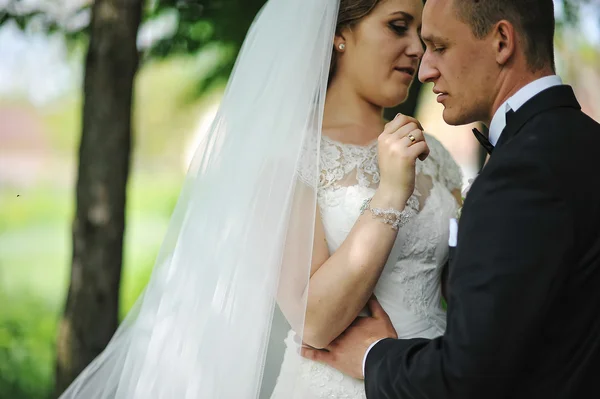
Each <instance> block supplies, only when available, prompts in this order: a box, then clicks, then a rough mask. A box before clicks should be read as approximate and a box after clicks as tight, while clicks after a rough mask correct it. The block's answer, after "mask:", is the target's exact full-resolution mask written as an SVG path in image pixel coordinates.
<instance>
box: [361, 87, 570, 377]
mask: <svg viewBox="0 0 600 399" xmlns="http://www.w3.org/2000/svg"><path fill="white" fill-rule="evenodd" d="M562 84H563V82H562V80H561V78H560V77H559V76H558V75H550V76H545V77H543V78H540V79H537V80H534V81H533V82H531V83H529V84H527V85H525V86H523V87H522V88H521V89H519V91H517V92H516V93H515V94H514V95H512V96H511V97H510V98H509V99H508V100H506V101H505V102H504V103H503V104H502V105H501V106H500V108H498V110H496V113H495V114H494V117H493V118H492V122H491V123H490V129H489V130H490V134H489V139H490V143H492V144H493V145H496V144H497V143H498V140H499V139H500V135H501V134H502V131H503V130H504V128H505V127H506V113H507V112H508V111H510V110H512V111H514V112H517V111H518V110H519V108H521V107H522V106H523V104H525V103H526V102H527V101H529V100H531V99H532V98H533V97H534V96H536V95H537V94H539V93H541V92H542V91H544V90H546V89H549V88H550V87H553V86H560V85H562ZM457 237H458V221H457V220H456V219H451V220H450V236H449V238H448V245H450V246H451V247H455V246H456V245H457ZM379 341H381V340H379ZM379 341H376V342H374V343H373V344H372V345H371V346H369V348H368V349H367V351H366V352H365V356H364V358H363V365H362V366H363V367H362V370H363V376H364V375H365V365H366V363H367V355H368V354H369V352H370V351H371V349H372V348H373V347H374V346H375V345H376V344H377V343H378V342H379Z"/></svg>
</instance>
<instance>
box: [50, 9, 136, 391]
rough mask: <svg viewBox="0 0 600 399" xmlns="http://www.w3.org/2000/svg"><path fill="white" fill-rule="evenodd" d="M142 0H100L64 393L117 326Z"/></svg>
mask: <svg viewBox="0 0 600 399" xmlns="http://www.w3.org/2000/svg"><path fill="white" fill-rule="evenodd" d="M142 3H143V0H95V2H94V4H93V7H92V20H91V25H90V36H89V47H88V52H87V57H86V63H85V79H84V87H83V92H84V102H83V128H82V132H81V142H80V147H79V169H78V176H77V188H76V211H75V216H74V221H73V226H72V227H73V255H72V269H71V281H70V286H69V292H68V296H67V302H66V307H65V311H64V315H63V318H62V320H61V323H60V326H59V333H58V340H57V360H56V386H55V394H56V396H58V395H59V394H60V393H62V392H63V391H64V390H65V389H66V388H67V387H68V385H69V384H70V383H71V382H72V381H73V380H74V379H75V377H76V376H77V375H78V374H79V373H80V372H81V371H82V370H83V369H84V368H85V367H86V366H87V365H88V364H89V363H90V362H91V361H92V360H93V359H94V358H95V357H96V356H97V355H98V354H99V353H100V352H101V351H102V350H103V349H104V348H105V347H106V345H107V343H108V342H109V340H110V339H111V337H112V335H113V334H114V332H115V330H116V328H117V325H118V313H119V286H120V280H121V267H122V255H123V236H124V232H125V201H126V186H127V179H128V175H129V164H130V150H131V141H132V138H131V136H132V133H131V119H132V115H131V113H132V102H133V99H132V98H133V84H134V77H135V74H136V71H137V67H138V51H137V47H136V39H137V32H138V28H139V24H140V19H141V13H142Z"/></svg>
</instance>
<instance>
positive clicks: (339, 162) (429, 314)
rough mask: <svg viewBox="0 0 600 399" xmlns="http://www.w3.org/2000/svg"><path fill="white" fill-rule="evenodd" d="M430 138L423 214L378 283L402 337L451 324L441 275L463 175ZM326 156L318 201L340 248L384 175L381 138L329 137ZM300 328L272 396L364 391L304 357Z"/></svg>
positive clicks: (403, 233) (430, 333)
mask: <svg viewBox="0 0 600 399" xmlns="http://www.w3.org/2000/svg"><path fill="white" fill-rule="evenodd" d="M426 139H427V143H428V144H429V147H430V150H431V154H430V156H429V158H427V160H425V161H424V162H420V161H419V162H417V178H416V189H415V193H414V195H413V196H412V197H411V200H410V201H409V206H411V207H412V208H413V209H414V210H415V211H416V212H417V215H416V216H415V217H414V218H413V219H412V220H411V221H409V222H408V223H407V224H406V225H405V226H403V227H402V228H401V229H400V231H399V233H398V238H397V240H396V243H395V245H394V247H393V249H392V252H391V254H390V257H389V259H388V262H387V264H386V265H385V268H384V271H383V273H382V275H381V278H380V280H379V282H378V283H377V286H376V288H375V295H376V296H377V299H378V300H379V302H380V303H381V305H382V306H383V308H384V309H385V311H386V312H387V313H388V315H389V316H390V318H391V320H392V323H393V324H394V327H395V328H396V331H397V332H398V336H399V337H400V338H414V337H425V338H434V337H436V336H439V335H441V334H443V332H444V329H445V326H446V318H445V312H444V310H443V308H442V305H441V290H440V275H441V266H442V264H443V263H444V261H445V259H446V256H447V249H448V244H447V237H448V223H449V219H450V218H451V217H454V216H455V215H456V211H457V207H458V205H457V203H456V200H455V198H454V197H453V195H452V194H451V192H452V191H453V190H455V189H460V187H461V184H462V179H461V173H460V169H459V167H458V166H457V164H456V163H455V162H454V160H453V159H452V157H451V156H450V154H449V153H448V152H447V151H446V150H445V148H444V147H443V146H442V145H441V144H440V143H439V142H438V141H437V140H436V139H434V138H433V137H431V136H429V135H427V136H426ZM320 162H321V164H320V168H321V174H320V180H319V187H318V204H319V207H320V211H321V217H322V220H323V225H324V228H325V235H326V239H327V243H328V246H329V251H330V253H333V252H334V251H335V250H336V249H337V248H338V247H339V246H340V245H341V244H342V242H343V241H344V239H345V238H346V236H347V235H348V233H349V232H350V230H351V229H352V226H353V225H354V223H355V222H356V220H357V219H358V217H359V215H360V208H361V206H362V204H363V202H364V201H365V199H367V198H369V197H371V196H373V194H374V193H375V189H376V188H377V185H378V183H379V170H378V166H377V141H375V142H373V143H372V144H371V145H368V146H357V145H349V144H342V143H339V142H336V141H333V140H331V139H329V138H327V137H323V138H322V141H321V153H320ZM294 335H295V334H294V332H293V331H290V333H289V334H288V336H287V338H286V345H287V349H286V352H285V356H284V361H283V365H282V368H281V371H280V375H279V378H278V380H277V384H276V387H275V390H274V392H273V395H272V397H271V398H272V399H316V398H328V399H342V398H343V399H364V398H365V392H364V386H363V381H361V380H357V379H354V378H351V377H349V376H346V375H344V374H342V373H340V372H339V371H337V370H335V369H333V368H331V367H329V366H327V365H324V364H321V363H318V362H314V361H311V360H308V359H304V358H301V357H300V356H299V355H298V354H297V353H296V351H295V350H294V349H292V348H295V346H294V345H293V344H292V342H293V339H294ZM298 362H300V365H299V368H297V366H298ZM297 370H300V375H297V374H298V372H297ZM290 384H293V385H295V386H294V392H295V394H294V396H293V398H290V397H289V394H288V392H289V389H287V388H289V387H290ZM284 392H285V393H284Z"/></svg>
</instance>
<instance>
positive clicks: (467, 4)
mask: <svg viewBox="0 0 600 399" xmlns="http://www.w3.org/2000/svg"><path fill="white" fill-rule="evenodd" d="M454 6H455V10H456V12H457V14H458V17H459V18H460V19H461V20H462V21H463V22H465V23H467V24H468V25H469V26H470V27H471V29H472V31H473V34H474V35H475V37H477V38H480V39H481V38H483V37H485V36H486V35H487V34H488V33H489V32H490V30H491V29H492V27H493V26H494V25H495V24H496V23H497V22H499V21H501V20H503V19H504V20H507V21H509V22H510V23H512V24H513V25H514V27H515V29H516V30H517V32H518V33H520V34H521V36H522V37H523V38H524V40H525V55H526V57H527V63H528V64H529V67H530V68H531V69H532V70H534V71H537V70H540V69H543V68H544V67H547V66H549V65H550V66H551V67H552V69H554V24H555V21H554V2H553V1H552V0H454Z"/></svg>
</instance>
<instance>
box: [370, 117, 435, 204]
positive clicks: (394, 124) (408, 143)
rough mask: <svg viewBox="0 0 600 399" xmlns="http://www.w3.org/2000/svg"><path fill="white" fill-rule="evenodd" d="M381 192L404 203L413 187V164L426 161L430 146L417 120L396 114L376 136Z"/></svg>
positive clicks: (391, 200) (394, 202)
mask: <svg viewBox="0 0 600 399" xmlns="http://www.w3.org/2000/svg"><path fill="white" fill-rule="evenodd" d="M378 152H379V154H378V155H379V173H380V183H379V192H380V195H381V196H383V197H385V198H387V199H388V200H389V202H390V204H392V203H393V204H397V206H404V204H406V201H408V199H409V198H410V196H411V195H412V194H413V191H414V189H415V164H416V162H417V159H420V160H421V161H423V160H425V159H426V158H427V156H428V155H429V147H428V146H427V143H426V141H425V137H424V135H423V128H422V127H421V124H420V123H419V121H418V120H416V119H415V118H412V117H410V116H406V115H402V114H398V115H396V117H395V118H394V120H392V121H390V122H389V123H387V124H386V125H385V129H384V130H383V133H381V135H380V136H379V143H378Z"/></svg>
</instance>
